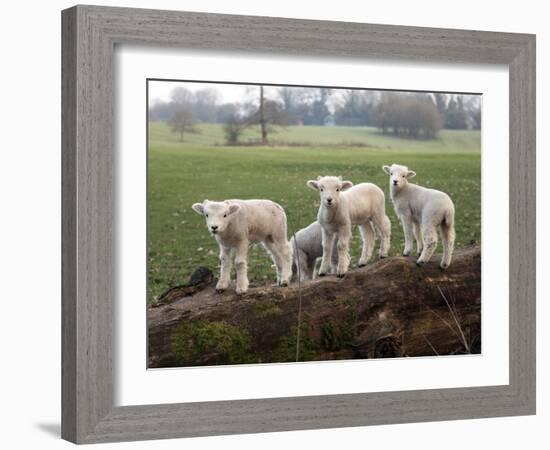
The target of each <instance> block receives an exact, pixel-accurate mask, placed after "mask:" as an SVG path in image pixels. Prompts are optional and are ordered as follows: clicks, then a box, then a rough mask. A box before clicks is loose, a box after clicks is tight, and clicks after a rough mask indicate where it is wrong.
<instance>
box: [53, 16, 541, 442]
mask: <svg viewBox="0 0 550 450" xmlns="http://www.w3.org/2000/svg"><path fill="white" fill-rule="evenodd" d="M62 32H63V42H62V54H63V55H62V83H63V86H62V106H63V111H62V174H63V181H62V206H63V218H62V228H63V231H62V232H63V245H62V258H63V263H62V271H63V280H62V327H63V330H62V410H63V412H62V437H63V438H64V439H67V440H70V441H73V442H76V443H94V442H107V441H127V440H140V439H160V438H177V437H190V436H209V435H222V434H235V433H259V432H273V431H284V430H303V429H316V428H334V427H350V426H362V425H373V424H388V423H403V422H413V421H415V422H420V421H433V420H451V419H466V418H480V417H494V416H511V415H526V414H534V413H535V36H534V35H528V34H510V33H494V32H483V31H465V30H450V29H436V28H417V27H408V26H389V25H370V24H359V23H343V22H328V21H309V20H295V19H281V18H269V17H248V16H233V15H219V14H202V13H189V12H174V11H156V10H143V9H126V8H109V7H97V6H75V7H73V8H70V9H67V10H65V11H63V12H62ZM117 44H146V45H156V46H162V47H182V48H188V49H199V50H200V49H205V50H211V49H214V50H228V51H241V52H250V51H254V52H262V53H264V54H266V55H270V54H273V55H275V54H278V55H285V54H286V55H290V54H292V55H299V54H304V55H315V56H322V57H353V58H384V59H395V60H411V61H429V62H432V61H433V62H460V63H474V64H477V63H480V64H505V65H507V66H508V68H509V83H510V122H509V123H510V224H509V227H510V276H509V292H510V298H509V302H510V303H509V304H510V324H509V325H510V333H509V336H510V341H509V352H510V353H509V355H510V372H509V373H510V378H509V384H508V385H502V386H489V387H472V388H453V389H430V390H420V391H418V390H415V391H404V392H381V393H361V394H346V395H322V396H307V397H286V398H276V399H260V400H238V401H216V402H199V403H179V404H163V405H139V406H117V407H115V406H114V403H113V378H114V374H113V363H112V356H113V346H112V344H113V314H114V281H115V279H114V274H115V270H114V269H115V267H114V262H113V244H114V239H115V237H114V229H115V227H114V223H113V217H114V208H115V196H114V192H113V189H114V185H115V183H114V180H113V177H114V170H113V162H114V158H115V154H114V151H115V147H114V139H113V128H114V125H113V124H114V113H113V102H114V98H115V95H114V87H113V85H114V77H113V73H114V70H113V53H114V50H115V45H117Z"/></svg>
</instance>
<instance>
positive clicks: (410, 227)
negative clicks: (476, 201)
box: [382, 164, 455, 269]
mask: <svg viewBox="0 0 550 450" xmlns="http://www.w3.org/2000/svg"><path fill="white" fill-rule="evenodd" d="M382 169H383V170H384V172H386V173H387V174H388V175H389V176H390V192H391V198H392V201H393V206H394V208H395V213H396V214H397V216H398V217H399V219H400V220H401V224H402V225H403V233H404V235H405V249H404V251H403V255H405V256H408V255H409V254H410V253H411V251H412V247H413V241H412V238H413V235H414V237H415V239H416V247H417V251H418V253H419V255H420V256H419V258H418V259H417V261H416V264H418V265H421V264H425V263H427V262H428V261H429V260H430V258H431V257H432V255H433V254H434V252H435V249H436V247H437V228H438V227H439V228H440V230H441V240H442V241H443V258H442V259H441V263H440V265H439V266H440V267H441V268H442V269H446V268H447V267H449V265H450V264H451V258H452V256H453V247H454V241H455V228H454V216H455V207H454V204H453V201H452V200H451V198H450V197H449V196H448V195H447V194H445V193H444V192H441V191H437V190H435V189H428V188H425V187H422V186H418V185H416V184H411V183H409V182H408V180H409V178H412V177H414V176H415V175H416V173H415V172H413V171H412V170H409V169H408V168H407V167H406V166H400V165H398V164H393V165H392V166H383V167H382Z"/></svg>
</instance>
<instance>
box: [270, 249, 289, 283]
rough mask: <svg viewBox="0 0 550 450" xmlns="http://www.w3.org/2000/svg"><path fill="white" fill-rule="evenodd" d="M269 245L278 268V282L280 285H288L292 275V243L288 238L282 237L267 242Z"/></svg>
mask: <svg viewBox="0 0 550 450" xmlns="http://www.w3.org/2000/svg"><path fill="white" fill-rule="evenodd" d="M267 245H268V248H269V250H270V251H271V254H272V255H273V257H274V261H275V265H276V266H277V268H278V270H277V273H278V279H277V283H278V284H279V286H288V284H289V283H290V277H291V276H292V249H291V247H290V243H289V242H288V241H287V240H286V239H281V240H279V241H277V242H270V243H267Z"/></svg>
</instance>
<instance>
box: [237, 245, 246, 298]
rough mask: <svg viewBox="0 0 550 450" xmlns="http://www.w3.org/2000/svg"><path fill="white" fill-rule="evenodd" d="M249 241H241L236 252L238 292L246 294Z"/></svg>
mask: <svg viewBox="0 0 550 450" xmlns="http://www.w3.org/2000/svg"><path fill="white" fill-rule="evenodd" d="M247 257H248V241H241V242H239V244H238V245H237V250H236V252H235V268H236V269H237V288H236V289H235V292H236V293H237V294H244V293H245V292H246V291H247V290H248V274H247Z"/></svg>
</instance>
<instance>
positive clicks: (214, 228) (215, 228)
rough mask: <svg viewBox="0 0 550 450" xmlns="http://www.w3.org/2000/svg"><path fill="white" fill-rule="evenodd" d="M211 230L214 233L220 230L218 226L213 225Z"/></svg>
mask: <svg viewBox="0 0 550 450" xmlns="http://www.w3.org/2000/svg"><path fill="white" fill-rule="evenodd" d="M210 228H212V231H216V230H217V229H218V226H217V225H212V226H211V227H210Z"/></svg>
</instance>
